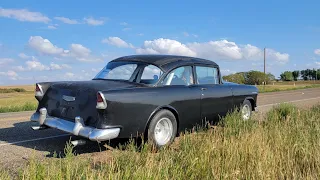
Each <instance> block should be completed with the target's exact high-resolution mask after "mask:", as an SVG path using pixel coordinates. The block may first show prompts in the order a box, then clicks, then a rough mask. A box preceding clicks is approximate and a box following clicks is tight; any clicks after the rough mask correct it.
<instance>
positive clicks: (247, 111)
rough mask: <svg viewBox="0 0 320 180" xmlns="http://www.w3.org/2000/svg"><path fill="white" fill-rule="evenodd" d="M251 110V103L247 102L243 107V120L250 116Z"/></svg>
mask: <svg viewBox="0 0 320 180" xmlns="http://www.w3.org/2000/svg"><path fill="white" fill-rule="evenodd" d="M250 115H251V111H250V107H249V105H247V104H245V105H244V106H243V107H242V118H243V120H248V119H249V118H250Z"/></svg>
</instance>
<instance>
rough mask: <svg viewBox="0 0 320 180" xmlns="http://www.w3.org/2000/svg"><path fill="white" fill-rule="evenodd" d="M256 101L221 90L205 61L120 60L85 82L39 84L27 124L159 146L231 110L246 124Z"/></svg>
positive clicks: (237, 90)
mask: <svg viewBox="0 0 320 180" xmlns="http://www.w3.org/2000/svg"><path fill="white" fill-rule="evenodd" d="M257 95H258V89H257V88H256V87H255V86H247V85H238V84H231V83H230V84H229V83H227V84H226V83H224V82H223V81H222V78H221V73H220V69H219V66H218V65H217V64H216V63H214V62H213V61H210V60H204V59H200V58H194V57H185V56H171V55H136V56H126V57H120V58H117V59H115V60H112V61H110V62H109V63H108V64H107V65H106V66H105V67H104V68H103V69H102V70H101V71H100V72H99V73H98V74H97V75H96V77H95V78H94V79H92V80H90V81H66V82H43V83H37V84H36V90H35V97H36V99H37V100H38V101H39V105H38V108H37V110H36V112H35V113H34V114H33V115H32V117H31V121H37V122H39V126H35V127H33V129H35V130H40V129H46V128H56V129H59V130H62V131H65V132H68V133H71V134H73V135H76V136H81V137H84V138H87V139H90V140H92V141H98V142H101V141H106V140H110V139H115V138H130V137H139V136H142V135H144V136H145V138H147V139H148V141H150V142H151V143H153V144H154V145H155V146H157V147H161V146H164V145H168V144H170V143H171V142H172V141H173V140H174V138H175V137H176V136H177V135H178V134H179V132H181V131H185V130H188V129H192V128H193V127H194V126H197V125H204V124H206V123H207V122H211V121H215V120H216V119H219V117H221V116H224V115H226V114H227V112H228V111H230V110H233V109H234V108H237V109H240V111H241V113H242V117H243V119H244V120H248V119H249V118H250V116H251V114H252V111H254V110H255V108H256V104H257Z"/></svg>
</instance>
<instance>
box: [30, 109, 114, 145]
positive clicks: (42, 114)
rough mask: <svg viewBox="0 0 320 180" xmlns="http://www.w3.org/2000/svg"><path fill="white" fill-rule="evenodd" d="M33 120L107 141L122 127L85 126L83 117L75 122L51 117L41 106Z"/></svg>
mask: <svg viewBox="0 0 320 180" xmlns="http://www.w3.org/2000/svg"><path fill="white" fill-rule="evenodd" d="M30 120H31V121H36V122H39V124H40V126H43V125H45V126H48V127H51V128H56V129H59V130H61V131H64V132H68V133H71V134H73V135H76V136H82V137H85V138H87V139H90V140H91V141H98V142H100V141H106V140H110V139H114V138H116V137H118V136H119V133H120V128H110V129H97V128H92V127H88V126H85V125H84V123H83V119H82V118H81V117H76V118H75V122H70V121H67V120H64V119H61V118H56V117H50V116H48V115H47V109H46V108H41V109H40V110H39V113H38V112H36V113H34V114H33V115H32V116H31V118H30Z"/></svg>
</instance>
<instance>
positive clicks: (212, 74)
mask: <svg viewBox="0 0 320 180" xmlns="http://www.w3.org/2000/svg"><path fill="white" fill-rule="evenodd" d="M196 73H197V81H198V84H219V73H218V69H217V68H212V67H201V66H197V67H196Z"/></svg>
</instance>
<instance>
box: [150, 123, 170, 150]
mask: <svg viewBox="0 0 320 180" xmlns="http://www.w3.org/2000/svg"><path fill="white" fill-rule="evenodd" d="M172 133H173V125H172V122H171V121H170V119H168V118H162V119H160V120H159V121H158V122H157V124H156V127H155V131H154V138H155V140H156V142H157V144H158V145H161V146H163V145H166V144H167V143H168V142H169V141H170V139H171V137H172Z"/></svg>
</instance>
